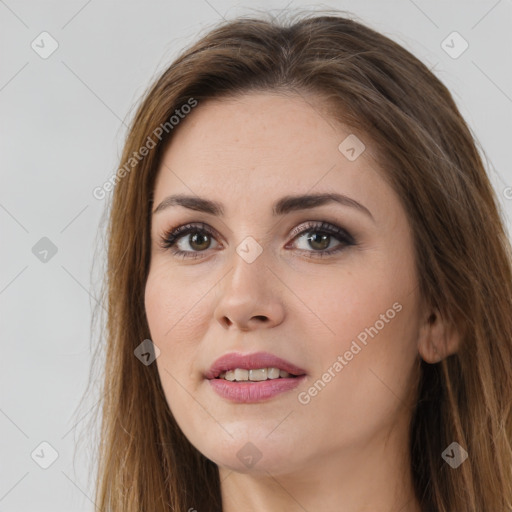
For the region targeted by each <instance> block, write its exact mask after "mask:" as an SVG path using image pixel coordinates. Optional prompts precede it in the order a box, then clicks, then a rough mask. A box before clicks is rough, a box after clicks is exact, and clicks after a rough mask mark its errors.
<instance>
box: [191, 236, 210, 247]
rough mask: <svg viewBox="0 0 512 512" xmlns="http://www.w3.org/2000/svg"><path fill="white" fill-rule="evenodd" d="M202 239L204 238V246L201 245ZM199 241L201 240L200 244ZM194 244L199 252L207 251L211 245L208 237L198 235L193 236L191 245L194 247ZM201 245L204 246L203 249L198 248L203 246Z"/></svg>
mask: <svg viewBox="0 0 512 512" xmlns="http://www.w3.org/2000/svg"><path fill="white" fill-rule="evenodd" d="M201 238H203V244H201ZM198 240H199V242H198ZM205 241H206V244H205V243H204V242H205ZM193 244H196V248H197V249H199V250H201V249H207V248H208V245H209V240H208V235H204V234H198V233H195V234H193V235H192V240H191V244H190V245H193ZM201 245H202V247H197V246H201Z"/></svg>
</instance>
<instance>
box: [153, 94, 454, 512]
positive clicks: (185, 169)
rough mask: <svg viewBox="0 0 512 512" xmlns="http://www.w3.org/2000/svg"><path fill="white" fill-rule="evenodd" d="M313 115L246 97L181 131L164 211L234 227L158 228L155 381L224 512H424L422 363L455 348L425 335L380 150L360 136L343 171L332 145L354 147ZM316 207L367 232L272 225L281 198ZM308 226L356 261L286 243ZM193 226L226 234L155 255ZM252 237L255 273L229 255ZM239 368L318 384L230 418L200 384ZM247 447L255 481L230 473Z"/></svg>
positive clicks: (165, 168) (196, 113)
mask: <svg viewBox="0 0 512 512" xmlns="http://www.w3.org/2000/svg"><path fill="white" fill-rule="evenodd" d="M305 98H306V97H301V96H297V95H291V94H290V95H277V94H273V93H250V94H246V95H242V96H239V97H237V98H230V99H228V100H225V99H224V100H214V101H213V100H210V101H207V102H203V103H201V104H200V105H198V106H197V107H196V108H195V109H194V110H193V111H192V113H191V114H189V115H188V116H187V118H186V119H185V120H184V121H182V122H181V123H180V125H179V129H177V130H176V132H175V134H174V136H173V139H172V142H171V144H170V145H169V146H168V147H167V149H166V151H165V153H164V155H163V160H162V162H161V167H160V169H159V171H158V175H157V180H156V184H155V191H154V206H153V208H156V206H157V205H159V204H160V202H161V201H162V200H163V199H164V198H165V197H167V196H168V195H170V194H177V193H184V194H192V195H198V196H201V197H205V198H208V199H211V200H216V201H219V202H221V203H223V205H224V209H225V214H224V217H222V218H221V217H216V216H214V215H211V214H208V213H203V212H198V211H193V210H189V209H187V208H185V207H183V206H172V207H169V208H167V209H165V210H162V211H160V212H158V213H155V214H154V215H153V217H152V224H151V237H152V247H151V263H150V270H149V276H148V279H147V284H146V290H145V307H146V314H147V318H148V323H149V327H150V331H151V339H152V340H153V342H154V343H155V344H156V345H157V346H158V348H159V349H160V355H159V357H158V358H157V360H156V364H157V367H158V372H159V375H160V378H161V381H162V385H163V389H164V391H165V395H166V399H167V402H168V404H169V407H170V409H171V411H172V413H173V415H174V417H175V418H176V421H177V422H178V424H179V426H180V428H181V429H182V430H183V432H184V433H185V435H186V436H187V438H188V439H189V441H190V442H191V443H192V444H193V445H194V446H195V447H196V448H197V449H198V450H199V451H200V452H201V453H203V454H204V455H205V456H206V457H208V458H209V459H211V460H212V461H214V462H215V463H216V464H217V465H218V467H219V472H220V473H219V474H220V478H221V492H222V499H223V510H224V512H235V511H238V510H248V511H256V510H265V511H269V512H273V511H282V510H288V511H292V512H294V511H304V510H307V511H313V510H323V511H325V512H340V511H342V512H370V511H371V512H391V511H393V512H396V511H398V510H400V511H401V512H409V511H411V512H419V511H420V508H419V505H418V502H417V500H416V498H415V497H414V493H413V490H412V480H411V475H410V469H409V451H408V429H409V423H410V419H411V412H412V407H413V405H414V401H415V395H414V384H415V379H416V377H417V376H418V363H419V356H420V355H423V356H424V358H425V359H430V361H429V362H434V361H435V360H439V357H440V356H441V357H443V356H444V355H446V354H443V353H442V352H441V349H440V346H441V345H442V341H443V339H444V342H445V345H443V347H445V348H446V347H447V348H446V350H448V349H449V348H450V344H449V343H448V344H446V342H447V341H450V340H447V338H446V336H445V334H446V332H445V329H444V326H443V323H442V318H441V315H439V314H438V315H437V320H436V321H435V322H433V323H432V322H431V323H429V322H428V318H429V316H430V315H431V313H432V311H430V310H429V309H428V308H426V307H424V306H423V301H422V298H421V297H420V295H419V292H418V276H417V273H416V268H415V260H414V252H413V238H412V233H411V230H410V225H409V222H408V218H407V215H406V213H405V211H404V210H403V208H402V206H401V203H400V199H399V197H397V195H396V194H395V192H394V191H393V189H391V188H390V187H389V185H388V184H387V183H386V182H385V181H384V179H383V172H382V170H381V169H380V168H379V167H378V165H377V164H376V162H375V160H374V158H373V156H372V155H375V153H374V148H373V147H372V144H371V141H370V140H369V139H368V138H367V137H365V136H364V134H358V135H357V136H358V137H359V138H360V140H362V141H363V142H364V144H365V145H366V149H365V151H364V152H363V153H362V154H361V155H360V156H359V157H358V158H357V159H356V160H355V161H349V160H348V159H347V158H346V157H345V156H344V155H343V154H342V153H341V152H340V151H339V150H338V145H339V144H340V142H342V141H343V140H344V139H345V138H346V137H347V136H348V135H349V134H351V133H353V131H352V130H350V129H349V128H347V127H344V126H343V125H341V124H339V123H336V122H335V121H334V120H332V119H330V118H328V117H327V115H326V114H325V111H322V110H320V109H319V108H316V106H318V105H319V101H318V99H315V98H312V97H311V96H309V97H307V99H305ZM314 106H315V107H314ZM319 192H337V193H341V194H345V195H347V196H349V197H350V198H352V199H354V200H356V201H358V202H359V203H361V204H363V205H364V206H365V207H366V208H367V209H368V210H370V212H371V214H372V216H373V219H372V218H371V217H370V216H368V215H366V214H365V213H363V212H361V211H359V210H358V209H356V208H353V207H349V206H344V205H339V204H336V203H330V204H326V205H323V206H319V207H316V208H314V209H309V210H301V211H295V212H290V213H287V214H285V215H284V216H282V218H275V217H273V215H272V205H273V203H274V202H275V201H277V200H278V199H280V198H281V197H283V196H285V195H295V194H303V193H319ZM308 221H326V222H329V223H333V224H335V225H337V226H339V227H342V228H344V229H346V230H347V231H348V232H349V233H350V234H351V235H352V236H353V237H354V238H355V239H356V245H352V246H345V247H344V248H343V250H341V251H340V252H337V253H334V254H332V255H330V256H326V257H324V258H319V257H315V254H313V253H314V252H318V251H319V250H321V248H322V247H328V249H331V248H335V247H340V246H342V244H343V242H342V241H341V242H340V241H339V240H338V239H336V238H335V237H334V236H332V237H331V242H330V243H329V244H328V243H326V244H324V246H322V245H321V244H318V243H317V244H316V245H313V246H312V245H311V244H309V243H308V240H307V238H306V237H307V233H308V231H305V232H304V233H302V234H301V235H299V237H295V238H294V237H292V236H290V233H291V231H292V229H293V228H295V227H300V226H301V225H304V224H305V223H306V222H308ZM189 222H203V223H206V224H208V225H209V226H210V227H211V228H212V229H213V230H214V233H215V234H216V235H215V236H214V237H208V235H206V236H207V239H206V242H205V241H204V239H200V240H199V242H196V243H195V244H194V243H193V241H191V238H192V235H190V234H189V235H185V236H183V237H182V238H181V241H180V243H179V245H180V248H181V249H182V250H186V251H189V254H193V253H199V254H198V256H199V257H198V258H197V259H192V258H190V259H181V258H179V257H177V256H175V255H173V254H172V252H171V250H170V249H163V248H162V247H161V246H160V245H159V240H160V238H161V237H162V236H164V235H165V233H166V231H167V230H169V229H170V228H175V227H177V226H179V225H182V224H186V223H189ZM311 231H313V233H311ZM318 231H319V230H318V229H317V230H316V231H315V230H314V228H313V230H311V229H310V230H309V233H310V234H314V233H318ZM248 236H251V237H253V238H254V239H255V240H256V241H257V242H258V243H259V244H260V246H261V248H262V249H263V252H262V253H261V254H260V255H259V256H258V257H257V258H256V260H255V261H253V262H252V263H250V264H249V263H247V262H246V261H245V260H244V259H243V258H241V257H240V256H239V255H238V253H237V252H236V247H237V246H238V245H239V244H241V243H242V241H244V239H245V238H246V237H248ZM208 240H210V245H209V246H208ZM204 247H206V249H203V250H201V248H204ZM395 303H398V304H400V305H401V306H402V308H401V310H400V312H397V313H396V315H394V318H393V319H391V320H389V321H388V322H386V323H385V325H384V327H383V328H381V329H380V330H379V331H378V334H377V335H375V336H374V337H373V338H371V337H368V341H367V344H366V345H362V344H361V343H359V345H361V347H362V349H361V350H360V351H359V352H358V353H357V354H356V355H354V356H353V358H352V359H351V360H350V361H346V362H347V364H346V365H344V366H343V369H342V370H341V371H338V372H336V371H334V374H335V377H333V378H331V380H330V382H328V383H327V384H326V385H325V387H323V389H322V390H321V391H320V392H318V393H317V394H316V396H313V397H311V400H310V401H309V403H307V404H303V403H300V402H299V400H298V395H299V393H300V392H303V393H304V392H307V391H308V389H309V388H310V387H311V386H313V384H314V383H315V381H318V379H320V378H322V375H323V374H324V373H325V372H326V371H328V369H329V368H332V367H333V364H334V363H335V362H336V361H337V358H338V356H340V355H341V356H343V354H344V353H345V352H346V351H347V350H349V349H350V347H351V343H352V342H353V341H354V340H356V339H357V336H358V335H359V334H360V333H361V332H363V331H364V330H365V328H369V327H370V326H374V325H375V324H376V321H377V320H379V319H380V318H382V317H381V315H383V314H384V315H385V314H386V311H388V310H389V309H390V308H392V305H393V304H395ZM450 342H451V341H450ZM234 351H238V352H243V353H251V352H257V351H267V352H271V353H273V354H275V355H277V356H279V357H282V358H284V359H287V360H288V361H290V362H292V363H294V364H296V365H297V366H299V367H301V368H303V369H305V370H306V372H307V374H308V375H307V377H306V380H305V381H304V382H303V383H301V385H300V386H299V387H298V388H296V389H295V390H292V391H288V392H285V393H282V394H280V395H277V396H275V397H273V398H271V399H269V400H266V401H263V402H260V403H256V404H255V403H251V404H236V403H233V402H230V401H228V400H226V399H224V398H221V397H220V396H219V395H217V394H216V393H215V392H214V391H213V389H212V388H211V386H210V383H209V382H208V381H207V380H205V379H204V377H203V375H204V373H205V372H206V371H207V370H208V369H209V367H210V366H211V364H212V363H213V361H214V360H215V359H217V358H218V357H219V356H221V355H223V354H226V353H229V352H234ZM303 396H304V395H303ZM248 442H251V443H252V445H254V447H256V449H257V451H258V453H259V454H261V458H260V460H259V461H258V462H257V463H256V464H254V465H252V466H250V467H249V466H248V465H247V464H245V463H244V462H243V460H242V459H239V458H238V457H237V452H238V451H239V450H240V449H241V448H242V447H244V446H245V445H246V443H248ZM190 506H191V507H194V504H193V503H191V504H190Z"/></svg>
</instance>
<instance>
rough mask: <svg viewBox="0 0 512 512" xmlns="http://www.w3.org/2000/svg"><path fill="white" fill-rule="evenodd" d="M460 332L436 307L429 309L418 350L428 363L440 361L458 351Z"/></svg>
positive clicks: (421, 331)
mask: <svg viewBox="0 0 512 512" xmlns="http://www.w3.org/2000/svg"><path fill="white" fill-rule="evenodd" d="M459 345H460V334H459V333H458V332H457V330H456V329H455V327H454V326H452V325H448V324H447V322H446V320H445V319H444V318H443V316H442V315H441V314H440V312H439V311H438V310H437V309H436V310H434V311H429V312H427V314H426V315H425V317H424V320H423V323H422V324H421V326H420V333H419V336H418V351H419V353H420V355H421V357H422V358H423V360H424V361H425V362H427V363H439V362H440V361H442V360H443V359H445V358H446V357H448V356H449V355H452V354H454V353H456V352H457V350H458V349H459Z"/></svg>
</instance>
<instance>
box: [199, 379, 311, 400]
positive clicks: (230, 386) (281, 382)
mask: <svg viewBox="0 0 512 512" xmlns="http://www.w3.org/2000/svg"><path fill="white" fill-rule="evenodd" d="M305 377H306V376H305V375H301V376H300V377H292V378H279V379H270V380H263V381H260V382H234V381H233V382H232V381H229V380H225V379H209V382H210V384H211V386H212V388H213V390H214V391H215V392H216V393H217V394H218V395H220V396H221V397H222V398H226V399H228V400H231V401H233V402H237V403H241V404H248V403H253V402H261V401H263V400H268V399H269V398H272V397H274V396H276V395H278V394H279V393H284V392H285V391H290V390H291V389H294V388H296V387H297V386H298V385H299V384H300V383H301V382H302V381H303V380H304V378H305Z"/></svg>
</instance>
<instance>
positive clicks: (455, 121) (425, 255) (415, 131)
mask: <svg viewBox="0 0 512 512" xmlns="http://www.w3.org/2000/svg"><path fill="white" fill-rule="evenodd" d="M352 18H353V17H345V15H344V14H343V15H341V13H340V12H339V11H337V12H334V13H333V12H332V11H329V13H325V12H324V13H316V14H311V13H309V14H307V15H305V16H304V15H302V14H301V15H299V17H298V19H292V17H291V16H290V17H289V19H288V20H285V21H279V22H278V21H276V20H275V19H271V18H270V17H269V18H268V19H267V18H266V17H265V16H261V17H259V18H258V17H241V18H238V19H235V20H231V21H226V22H223V23H221V24H220V25H218V26H216V27H214V28H213V29H212V30H210V31H209V32H208V33H207V34H206V35H204V36H203V37H202V38H201V39H200V40H199V41H198V42H197V43H195V44H194V45H193V46H192V47H190V48H188V49H187V50H186V51H184V52H183V53H182V54H181V55H180V56H179V57H178V58H177V59H176V60H175V61H174V62H173V63H172V64H171V66H170V67H168V68H167V69H166V70H165V72H163V74H162V75H161V76H160V77H159V78H158V79H157V80H156V81H155V83H154V84H153V85H152V86H151V87H150V89H149V90H148V91H147V93H146V95H145V98H144V99H143V101H142V102H141V104H140V106H139V108H138V110H137V112H136V114H135V116H134V118H133V121H132V123H131V129H130V130H129V133H128V136H127V140H126V143H125V146H124V151H123V155H122V159H121V166H123V167H121V166H120V170H119V171H118V172H117V173H116V175H115V177H114V179H113V180H112V182H113V183H114V182H115V188H114V193H113V198H112V203H111V205H109V206H111V209H110V211H109V224H108V230H107V232H106V237H107V240H108V258H107V269H106V275H105V280H104V287H103V289H102V293H103V295H102V297H103V300H104V304H105V307H106V309H107V318H106V322H105V332H104V333H103V336H102V339H101V340H100V341H101V344H102V345H101V350H99V352H98V354H99V353H103V356H104V359H103V361H102V362H101V364H102V365H104V380H103V385H102V390H101V397H102V399H101V401H100V403H99V405H100V407H101V414H102V422H101V430H100V435H101V439H100V441H99V442H98V455H99V460H98V475H97V486H96V496H95V500H96V506H97V507H98V508H99V509H100V510H102V511H103V512H109V511H113V512H114V511H115V512H121V511H122V512H141V511H147V512H159V511H162V512H163V511H164V510H165V511H168V510H174V511H176V512H186V511H188V510H190V509H197V510H199V511H211V512H218V511H220V510H222V504H221V494H220V482H219V473H218V468H217V466H216V465H215V464H214V463H213V462H212V461H211V460H209V459H207V458H205V457H204V456H203V455H202V454H201V453H199V452H198V451H197V450H196V449H195V448H194V447H193V446H192V445H191V444H190V443H189V441H188V440H187V439H186V437H185V436H184V434H183V433H182V431H181V430H180V428H179V427H178V425H177V424H176V422H175V420H174V418H173V416H172V414H171V412H170V409H169V407H168V405H167V402H166V399H165V396H164V393H163V390H162V387H161V383H160V380H159V375H158V372H157V367H156V364H151V365H148V366H146V365H144V364H141V362H140V361H139V360H138V359H137V358H136V357H135V356H134V350H135V349H136V347H137V346H138V345H139V344H140V343H141V342H142V341H143V340H145V339H147V338H149V337H150V335H149V329H148V325H147V320H146V316H145V309H144V288H145V283H146V278H147V275H148V270H149V261H150V213H151V201H152V194H153V188H154V183H155V176H156V173H157V170H158V167H159V164H160V161H161V155H162V152H163V149H164V148H165V145H166V143H168V141H169V140H170V138H171V137H172V135H173V133H174V131H176V130H177V129H179V124H178V125H177V126H172V123H169V119H170V118H171V116H172V115H173V114H174V112H175V110H176V109H180V108H181V107H182V106H183V105H185V104H187V103H188V104H189V105H190V104H191V103H190V101H191V99H193V100H194V101H196V102H197V105H198V106H197V108H201V102H202V101H204V100H206V99H209V98H219V97H229V96H232V95H235V94H243V93H247V92H250V91H283V92H291V93H294V92H295V93H297V94H304V93H313V94H314V95H316V97H318V98H322V100H326V101H327V103H328V104H329V105H331V107H332V108H331V111H330V113H329V115H330V116H332V118H333V119H338V120H340V121H341V122H343V123H344V124H345V125H347V126H349V127H352V128H353V129H354V130H359V132H360V133H364V134H365V136H367V137H368V138H369V139H371V140H372V141H373V142H374V144H375V147H376V148H377V150H378V156H379V163H380V165H381V167H382V169H383V171H384V174H385V176H386V179H387V180H388V181H389V183H390V184H391V185H392V187H393V188H394V190H395V191H396V192H397V193H398V195H399V197H400V198H401V201H402V203H403V206H404V208H405V210H406V212H407V214H408V218H409V221H410V223H411V226H412V229H413V233H414V243H415V254H416V264H417V272H418V276H419V279H420V291H421V294H422V297H423V298H424V300H425V301H426V302H427V303H428V304H429V305H430V306H432V307H435V308H437V309H438V310H439V311H441V312H442V313H443V316H444V317H445V318H447V319H448V320H449V323H450V325H451V326H453V328H455V329H457V330H458V332H459V333H461V344H460V348H459V350H458V352H457V353H456V354H453V355H451V356H449V357H447V358H445V359H443V360H442V361H441V362H439V363H436V364H427V363H425V362H424V361H422V362H421V366H420V376H419V378H418V382H419V384H418V390H417V394H418V400H417V405H416V408H415V410H414V412H413V419H412V422H411V445H410V450H411V460H412V467H411V471H412V474H413V479H414V485H415V492H416V495H417V498H418V500H419V502H420V504H421V507H422V510H423V511H424V512H432V511H439V512H455V511H457V512H459V511H462V510H464V511H465V512H484V511H486V512H487V511H489V512H491V511H492V512H505V511H510V510H512V450H511V439H512V414H511V404H512V365H511V362H512V315H511V312H512V269H511V267H512V264H511V261H512V250H511V247H510V242H509V240H508V238H507V236H506V232H505V229H504V221H503V213H502V212H501V211H500V210H499V207H498V204H499V203H498V201H497V198H496V196H495V193H494V190H493V188H492V186H491V184H490V182H489V179H488V176H487V174H486V171H485V168H484V165H483V163H482V159H481V157H480V154H479V152H478V150H477V147H476V143H475V140H474V138H473V136H472V134H471V131H470V129H469V128H468V126H467V124H466V122H465V121H464V119H463V118H462V116H461V114H460V113H459V110H458V109H457V106H456V104H455V102H454V100H453V98H452V96H451V94H450V92H449V91H448V90H447V88H446V87H445V86H444V85H443V84H442V83H441V82H440V81H439V80H438V79H437V78H436V77H435V76H434V74H433V73H432V72H431V71H430V70H429V69H428V68H427V67H426V66H425V65H424V64H423V63H422V62H421V61H420V60H418V59H417V58H416V57H414V56H413V55H412V54H411V53H409V52H408V51H407V50H406V49H404V48H403V47H401V46H400V45H398V44H396V43H395V42H393V41H392V40H390V39H389V38H387V37H385V36H383V35H381V34H379V33H377V32H375V31H374V30H372V29H370V28H368V27H366V26H365V25H364V24H361V23H360V22H358V21H355V20H354V19H352ZM165 123H167V125H165ZM159 126H160V127H162V126H166V127H167V129H166V130H165V133H163V132H162V134H160V132H158V131H157V132H156V133H159V134H160V137H158V140H156V138H155V135H154V134H155V129H156V128H157V127H159ZM148 137H150V138H151V139H152V140H153V141H154V142H156V144H155V147H152V148H151V149H149V151H148V152H146V154H145V156H143V157H141V158H136V159H135V160H130V159H131V158H133V155H134V153H137V154H138V152H140V151H141V148H142V147H143V146H149V142H148ZM127 162H130V164H129V165H128V166H127ZM121 168H123V169H124V172H121ZM98 410H99V409H98ZM454 441H456V442H458V443H459V444H460V445H461V446H462V447H463V448H465V450H467V452H468V454H469V457H468V459H467V460H466V461H465V462H464V463H463V464H462V465H460V466H459V467H458V468H457V469H454V468H452V467H450V466H449V465H448V464H447V463H446V462H445V461H444V460H443V458H442V456H441V455H442V452H443V451H444V450H445V448H446V447H448V446H449V445H450V444H451V443H452V442H454Z"/></svg>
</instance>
